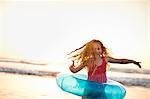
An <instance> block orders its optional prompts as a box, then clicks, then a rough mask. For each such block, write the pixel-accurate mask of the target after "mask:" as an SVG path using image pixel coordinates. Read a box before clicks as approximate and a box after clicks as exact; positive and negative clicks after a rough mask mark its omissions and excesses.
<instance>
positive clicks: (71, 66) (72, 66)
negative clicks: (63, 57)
mask: <svg viewBox="0 0 150 99" xmlns="http://www.w3.org/2000/svg"><path fill="white" fill-rule="evenodd" d="M74 67H75V66H74V61H72V65H70V68H71V69H72V68H74Z"/></svg>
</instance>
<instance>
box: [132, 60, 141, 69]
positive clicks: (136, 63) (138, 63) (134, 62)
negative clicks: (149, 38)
mask: <svg viewBox="0 0 150 99" xmlns="http://www.w3.org/2000/svg"><path fill="white" fill-rule="evenodd" d="M140 63H141V62H136V61H133V64H135V65H138V67H139V68H142V67H141V65H140Z"/></svg>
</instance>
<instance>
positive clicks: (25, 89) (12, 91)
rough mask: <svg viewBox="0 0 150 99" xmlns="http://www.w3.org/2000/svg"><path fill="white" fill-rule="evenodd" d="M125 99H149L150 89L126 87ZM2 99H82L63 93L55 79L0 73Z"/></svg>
mask: <svg viewBox="0 0 150 99" xmlns="http://www.w3.org/2000/svg"><path fill="white" fill-rule="evenodd" d="M125 88H126V90H127V94H126V96H125V99H149V97H150V88H145V87H138V86H125ZM0 99H81V98H80V97H78V96H75V95H72V94H69V93H67V92H64V91H62V90H61V89H60V88H59V87H58V86H57V85H56V80H55V78H54V77H50V76H44V77H40V76H32V75H18V74H10V73H0Z"/></svg>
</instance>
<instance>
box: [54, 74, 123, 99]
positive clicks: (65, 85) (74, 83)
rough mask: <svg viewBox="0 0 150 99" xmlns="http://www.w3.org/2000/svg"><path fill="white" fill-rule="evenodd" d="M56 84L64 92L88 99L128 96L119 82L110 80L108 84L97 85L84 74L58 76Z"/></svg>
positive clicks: (110, 98) (112, 98) (109, 98)
mask: <svg viewBox="0 0 150 99" xmlns="http://www.w3.org/2000/svg"><path fill="white" fill-rule="evenodd" d="M56 82H57V85H58V86H59V87H60V88H61V89H62V90H63V91H66V92H69V93H72V94H74V95H78V96H85V97H87V98H86V99H123V98H124V97H125V94H126V90H125V88H124V86H123V85H122V84H120V83H119V82H116V81H114V80H110V79H108V80H107V83H97V82H94V81H89V80H87V76H86V75H83V74H74V75H70V74H61V75H58V76H57V78H56Z"/></svg>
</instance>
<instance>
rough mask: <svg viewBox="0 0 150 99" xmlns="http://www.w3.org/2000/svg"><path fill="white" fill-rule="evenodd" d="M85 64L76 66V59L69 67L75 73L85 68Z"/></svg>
mask: <svg viewBox="0 0 150 99" xmlns="http://www.w3.org/2000/svg"><path fill="white" fill-rule="evenodd" d="M84 67H85V66H84V65H83V64H81V65H79V66H78V67H75V66H74V61H72V65H71V66H70V67H69V69H70V71H71V72H73V73H77V72H78V71H80V70H81V69H83V68H84Z"/></svg>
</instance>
